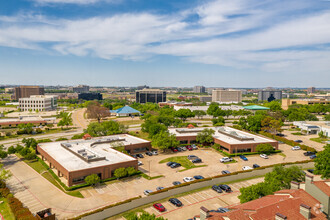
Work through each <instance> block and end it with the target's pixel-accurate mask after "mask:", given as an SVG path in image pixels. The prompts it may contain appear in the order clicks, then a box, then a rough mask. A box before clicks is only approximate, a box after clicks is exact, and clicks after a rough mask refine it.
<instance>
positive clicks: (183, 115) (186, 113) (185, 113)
mask: <svg viewBox="0 0 330 220" xmlns="http://www.w3.org/2000/svg"><path fill="white" fill-rule="evenodd" d="M175 116H176V117H178V118H180V119H181V120H182V121H186V119H187V118H192V117H195V113H194V112H192V111H191V110H190V109H185V108H181V109H179V110H178V111H176V112H175Z"/></svg>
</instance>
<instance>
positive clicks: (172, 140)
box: [151, 131, 180, 151]
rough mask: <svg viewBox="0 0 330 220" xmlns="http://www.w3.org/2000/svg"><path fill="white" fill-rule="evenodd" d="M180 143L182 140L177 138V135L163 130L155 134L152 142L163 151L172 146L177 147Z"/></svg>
mask: <svg viewBox="0 0 330 220" xmlns="http://www.w3.org/2000/svg"><path fill="white" fill-rule="evenodd" d="M179 143H180V142H179V141H178V140H177V139H176V136H175V135H174V134H170V133H168V132H167V131H162V132H160V133H158V134H156V135H154V136H153V138H152V142H151V144H152V146H153V147H155V148H157V149H159V150H163V151H165V150H166V149H168V148H170V147H176V146H178V145H179Z"/></svg>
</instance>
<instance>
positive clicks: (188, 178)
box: [183, 177, 194, 183]
mask: <svg viewBox="0 0 330 220" xmlns="http://www.w3.org/2000/svg"><path fill="white" fill-rule="evenodd" d="M191 181H194V178H192V177H184V178H183V182H186V183H187V182H191Z"/></svg>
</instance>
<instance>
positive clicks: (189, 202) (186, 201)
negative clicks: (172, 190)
mask: <svg viewBox="0 0 330 220" xmlns="http://www.w3.org/2000/svg"><path fill="white" fill-rule="evenodd" d="M181 199H183V200H185V201H186V202H188V203H189V204H191V202H189V201H188V200H187V199H185V198H184V197H181Z"/></svg>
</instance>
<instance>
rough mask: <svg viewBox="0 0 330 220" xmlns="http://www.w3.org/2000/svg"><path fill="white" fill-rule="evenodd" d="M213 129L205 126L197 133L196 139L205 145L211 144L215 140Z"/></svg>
mask: <svg viewBox="0 0 330 220" xmlns="http://www.w3.org/2000/svg"><path fill="white" fill-rule="evenodd" d="M214 132H215V131H214V130H213V129H208V128H205V129H204V130H203V131H202V132H200V133H198V134H197V137H196V141H197V142H198V143H201V144H203V145H209V144H211V143H212V142H213V134H214Z"/></svg>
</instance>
